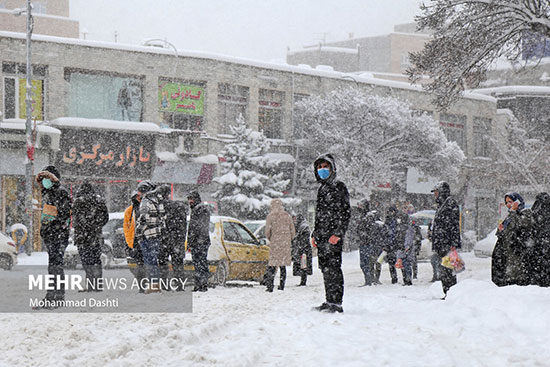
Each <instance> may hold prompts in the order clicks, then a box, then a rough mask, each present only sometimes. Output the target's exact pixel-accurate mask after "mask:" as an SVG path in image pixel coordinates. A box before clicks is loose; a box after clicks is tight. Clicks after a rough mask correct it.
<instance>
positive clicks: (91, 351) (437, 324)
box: [0, 252, 550, 366]
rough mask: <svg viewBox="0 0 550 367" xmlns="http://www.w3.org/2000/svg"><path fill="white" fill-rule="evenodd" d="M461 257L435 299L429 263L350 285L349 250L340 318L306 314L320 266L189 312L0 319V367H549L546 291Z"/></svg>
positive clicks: (203, 299)
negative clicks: (377, 282)
mask: <svg viewBox="0 0 550 367" xmlns="http://www.w3.org/2000/svg"><path fill="white" fill-rule="evenodd" d="M21 256H25V255H21ZM464 259H465V261H466V266H467V270H466V271H465V272H463V273H461V274H459V276H458V278H459V283H458V285H457V286H455V287H454V288H452V290H451V291H450V292H449V295H448V297H447V300H445V301H441V300H440V299H439V297H440V295H441V294H440V292H441V290H440V284H439V283H435V284H432V283H429V282H428V280H429V279H431V266H430V264H429V263H420V264H419V280H418V281H416V283H415V285H414V286H413V287H403V286H401V285H391V284H390V280H389V274H388V270H387V265H386V264H385V265H384V267H383V270H382V271H383V274H382V282H383V283H384V284H383V285H381V286H373V287H358V286H359V285H360V284H361V283H362V273H361V270H360V269H359V265H358V262H359V260H358V253H357V252H352V253H349V254H345V256H344V271H345V282H346V288H345V296H344V310H345V313H344V314H326V313H319V312H316V311H312V310H311V308H312V306H316V305H318V304H320V303H321V302H322V301H323V298H324V296H323V286H322V277H321V274H320V271H319V270H318V269H315V272H314V275H313V277H311V278H310V279H309V281H308V286H307V287H305V288H304V287H296V285H297V284H298V282H299V278H297V277H290V278H289V279H288V280H287V288H286V289H285V290H284V291H283V292H281V291H275V292H274V293H266V292H265V291H264V289H265V288H264V287H261V286H259V285H257V284H255V285H254V286H250V284H240V285H239V286H231V287H226V288H220V287H218V288H216V289H213V290H210V291H209V292H207V293H198V294H194V296H193V297H194V305H193V308H194V310H193V313H190V314H189V313H187V314H140V313H129V314H124V313H119V314H101V313H94V314H60V313H53V312H52V313H51V314H47V313H46V314H44V313H35V314H33V313H21V314H1V315H0V320H1V323H2V331H3V333H2V334H3V335H4V340H3V341H2V346H3V347H2V350H3V352H2V353H1V354H0V366H38V365H39V366H54V365H55V366H73V365H81V366H105V365H109V366H127V365H139V366H151V365H164V366H187V365H189V366H190V365H193V366H210V365H223V366H260V365H270V366H271V365H277V366H367V365H373V366H547V365H548V364H549V363H550V341H549V339H548V330H549V329H550V308H549V307H548V305H549V304H550V292H549V291H548V289H545V288H539V287H535V286H529V287H517V286H511V287H506V288H497V287H496V286H494V285H493V284H492V283H491V282H490V281H489V273H490V270H489V269H490V259H479V258H476V257H474V256H473V253H467V254H464ZM167 296H168V295H167V294H166V293H164V294H160V295H143V297H167Z"/></svg>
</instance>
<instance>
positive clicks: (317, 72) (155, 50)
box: [0, 32, 496, 103]
mask: <svg viewBox="0 0 550 367" xmlns="http://www.w3.org/2000/svg"><path fill="white" fill-rule="evenodd" d="M2 37H5V38H16V39H21V40H24V39H25V37H26V35H25V33H18V32H0V38H2ZM32 40H33V41H42V42H52V43H59V44H67V45H78V46H86V47H95V48H106V49H113V50H121V51H133V52H143V53H149V54H163V55H171V56H172V57H174V56H175V55H174V50H172V49H164V48H160V47H152V46H140V45H129V44H121V43H113V42H99V41H90V40H82V39H76V38H63V37H55V36H44V35H32ZM177 54H178V55H179V56H182V57H192V58H201V59H209V60H217V61H222V62H229V63H234V64H241V65H247V66H253V67H258V68H264V69H272V70H278V71H286V72H290V73H299V74H305V75H313V76H322V77H326V78H332V79H343V77H344V76H345V75H348V74H346V73H342V72H338V71H332V70H324V69H312V68H310V67H303V66H300V65H298V66H295V65H289V64H275V63H271V62H267V61H260V60H252V59H247V58H239V57H233V56H227V55H220V54H213V53H208V52H202V51H190V50H177ZM344 79H345V78H344ZM354 80H355V81H356V82H357V83H365V84H370V85H375V86H384V87H389V88H399V89H407V90H413V91H417V92H424V93H427V92H426V91H424V90H423V89H422V87H421V86H419V85H412V84H410V83H406V82H398V81H391V80H381V79H376V78H370V77H369V78H367V77H362V76H354ZM463 97H464V98H466V99H474V100H483V101H488V102H492V103H496V99H494V98H492V97H490V96H486V95H482V94H477V93H473V92H467V93H465V94H464V95H463Z"/></svg>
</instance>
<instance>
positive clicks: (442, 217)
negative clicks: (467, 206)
mask: <svg viewBox="0 0 550 367" xmlns="http://www.w3.org/2000/svg"><path fill="white" fill-rule="evenodd" d="M441 184H443V187H442V188H438V187H437V186H436V188H434V190H438V192H439V196H438V198H437V200H436V202H437V203H438V204H439V205H438V208H437V210H436V212H435V216H434V220H433V225H432V250H433V251H434V252H435V253H436V254H437V255H438V256H440V257H443V256H446V255H447V253H448V252H449V251H450V250H451V247H453V246H454V247H456V248H460V247H462V241H461V239H460V209H459V207H458V204H457V202H456V200H455V199H453V198H452V197H451V196H450V195H451V192H450V190H447V188H448V184H446V182H443V183H440V184H438V186H441ZM445 184H446V185H445Z"/></svg>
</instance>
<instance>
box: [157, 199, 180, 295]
mask: <svg viewBox="0 0 550 367" xmlns="http://www.w3.org/2000/svg"><path fill="white" fill-rule="evenodd" d="M164 209H165V210H166V233H165V234H164V236H163V239H162V241H161V244H160V252H159V258H158V260H159V266H160V276H161V277H162V278H163V279H165V281H167V282H166V283H165V284H171V283H169V278H171V276H170V267H169V261H168V258H170V261H171V263H172V275H173V277H175V278H177V279H179V280H180V282H178V287H177V289H168V288H167V289H166V290H177V291H183V290H184V289H183V286H181V284H182V282H183V281H184V280H185V279H184V275H183V260H184V258H185V233H186V230H187V204H185V202H183V201H180V200H167V201H166V203H165V205H164Z"/></svg>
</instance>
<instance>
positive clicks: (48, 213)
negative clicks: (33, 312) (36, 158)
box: [36, 166, 71, 308]
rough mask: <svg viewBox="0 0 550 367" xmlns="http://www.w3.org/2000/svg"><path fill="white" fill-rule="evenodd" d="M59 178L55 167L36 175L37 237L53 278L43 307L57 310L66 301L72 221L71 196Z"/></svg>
mask: <svg viewBox="0 0 550 367" xmlns="http://www.w3.org/2000/svg"><path fill="white" fill-rule="evenodd" d="M60 178H61V175H60V174H59V171H58V170H57V168H55V166H47V167H45V168H44V169H43V170H42V171H40V172H38V174H37V175H36V182H38V184H39V185H40V187H41V188H42V204H43V208H42V215H41V218H40V222H41V226H40V236H41V237H42V239H43V240H44V245H45V246H46V248H47V250H48V274H49V275H53V276H54V277H55V282H54V287H53V288H54V289H53V290H48V291H47V293H46V297H45V300H46V301H48V302H46V304H47V306H46V308H57V307H58V305H59V303H60V301H64V300H65V284H64V283H63V282H62V283H61V284H59V283H58V282H57V277H59V278H60V279H65V273H64V271H63V256H64V254H65V248H67V246H68V245H69V229H70V227H69V224H70V220H71V197H70V195H69V192H68V191H67V190H66V189H65V188H64V187H62V186H61V184H60V182H59V181H60Z"/></svg>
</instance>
